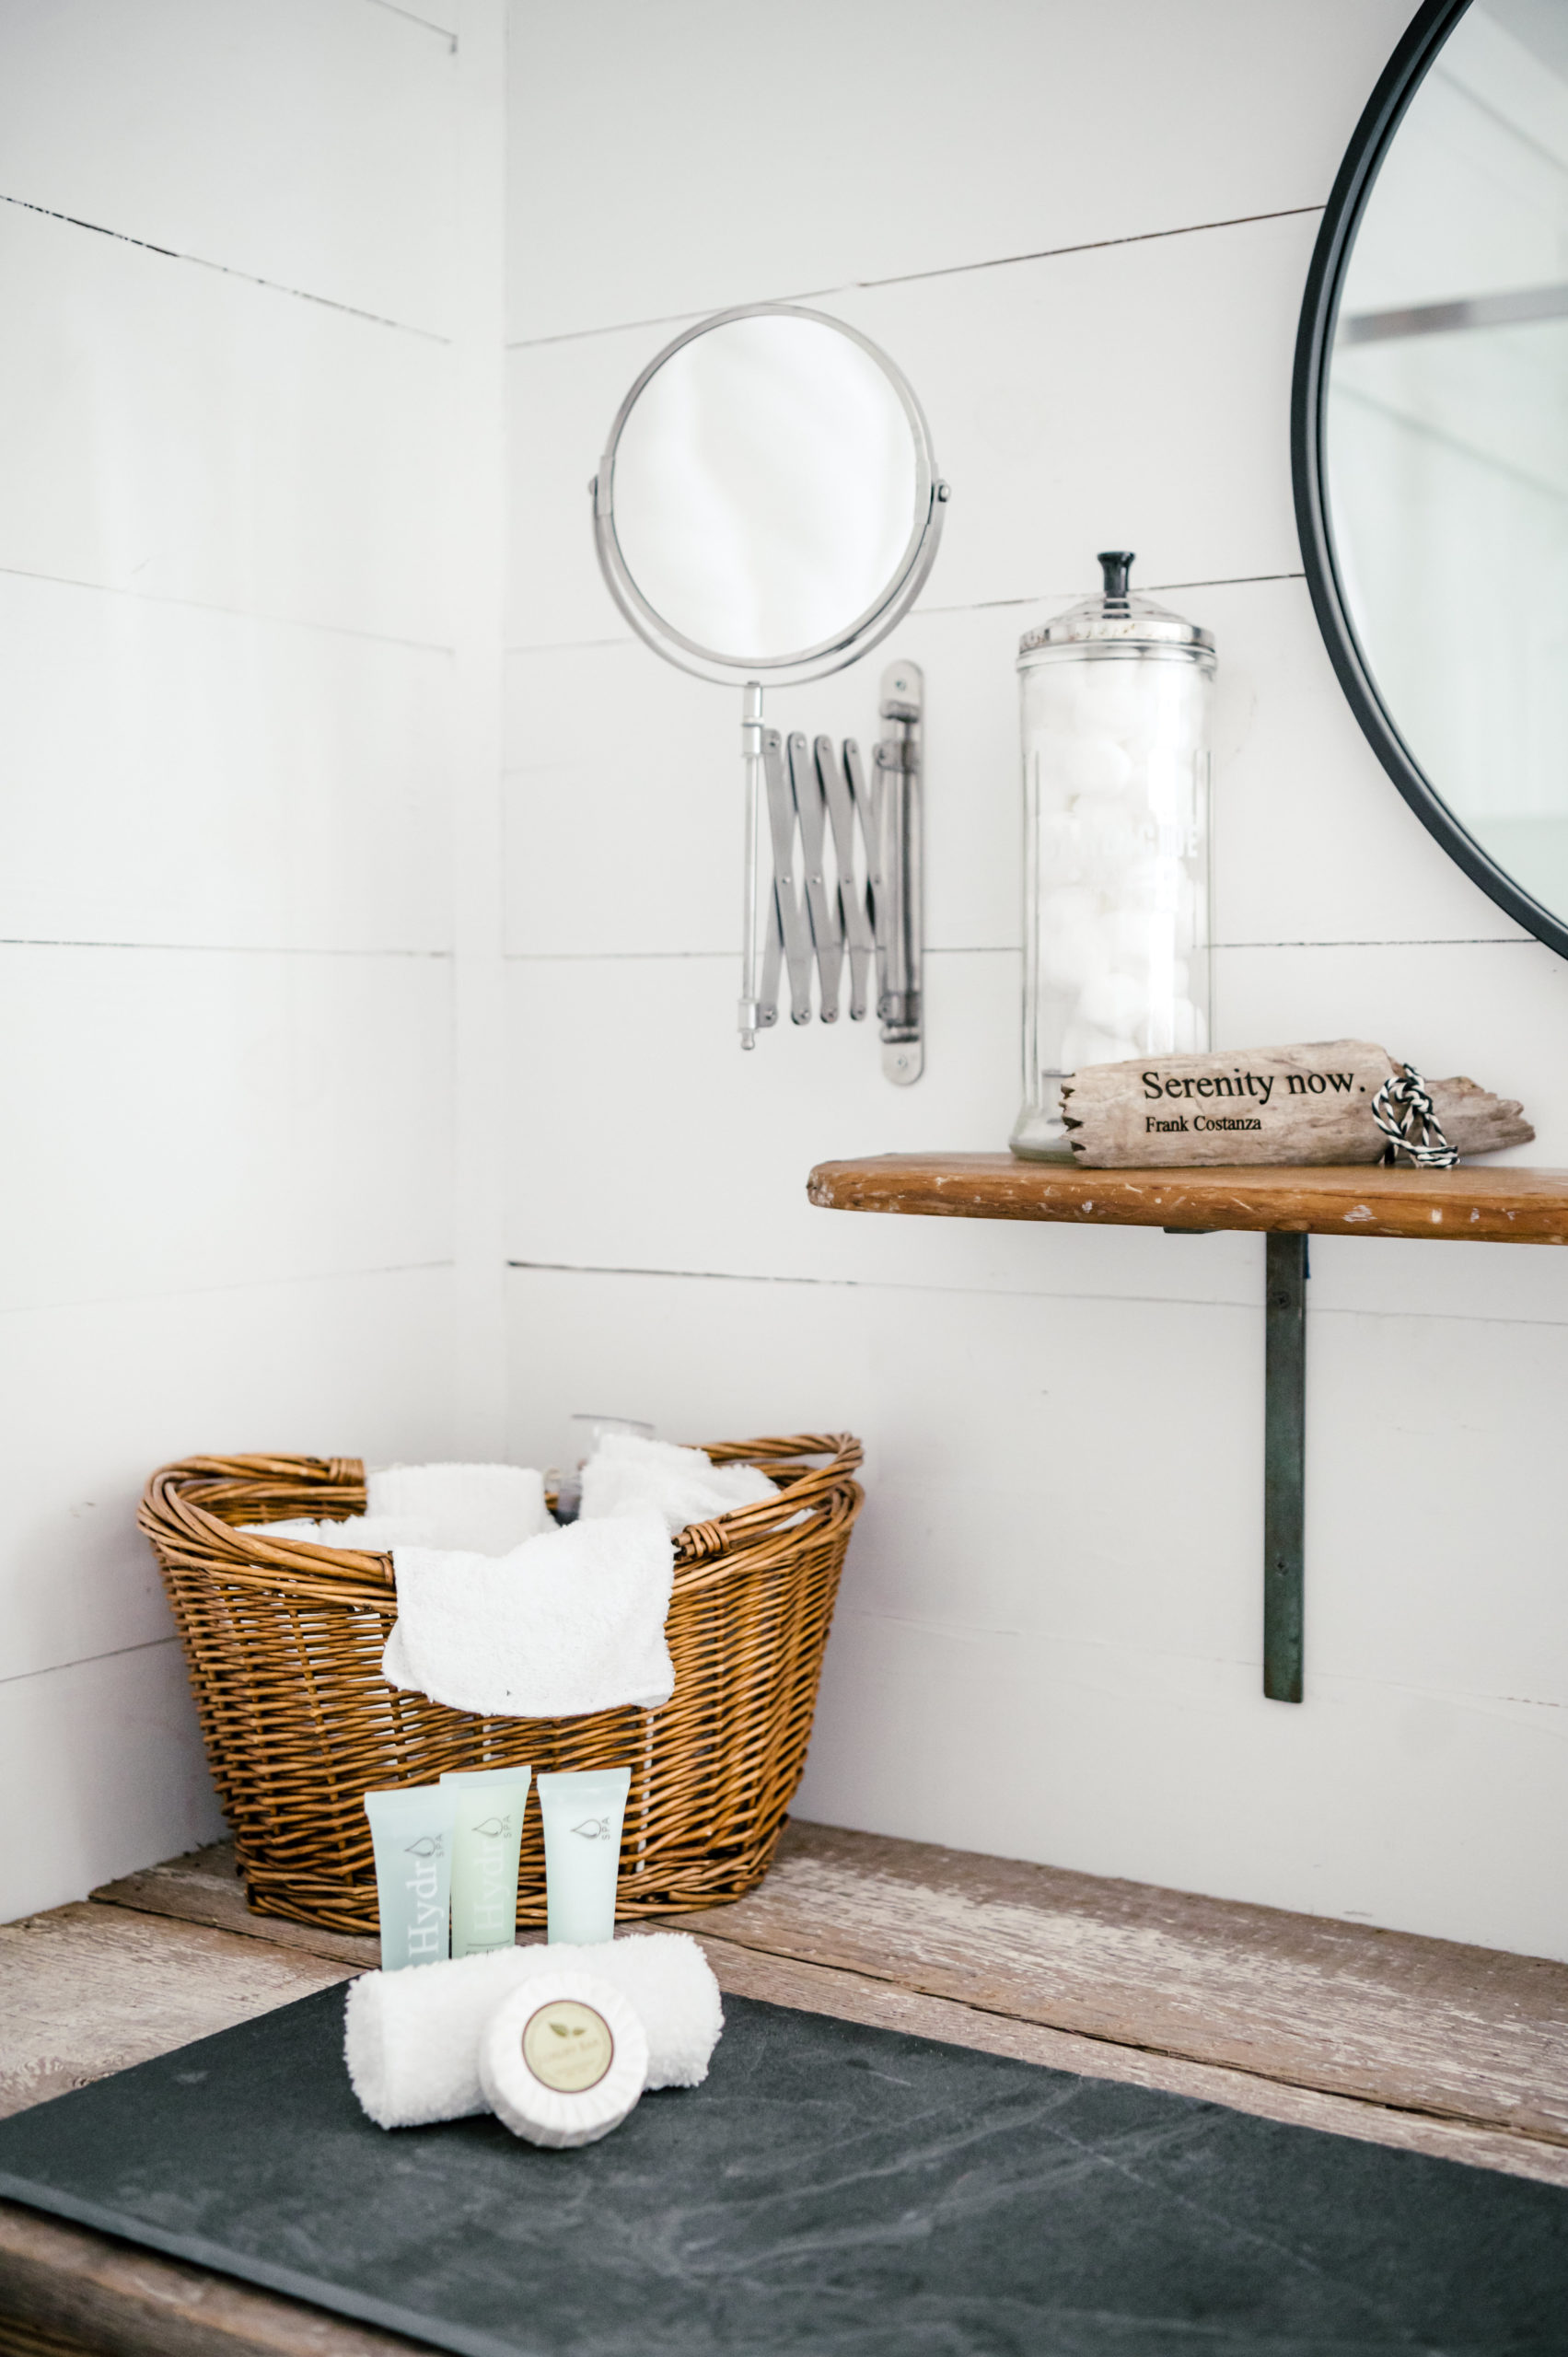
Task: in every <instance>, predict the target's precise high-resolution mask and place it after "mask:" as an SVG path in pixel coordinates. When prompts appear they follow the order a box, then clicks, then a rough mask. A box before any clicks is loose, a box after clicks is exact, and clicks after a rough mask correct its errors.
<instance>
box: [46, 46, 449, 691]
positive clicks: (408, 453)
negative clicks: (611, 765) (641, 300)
mask: <svg viewBox="0 0 1568 2357" xmlns="http://www.w3.org/2000/svg"><path fill="white" fill-rule="evenodd" d="M365 13H366V16H369V15H370V14H371V13H372V12H371V11H370V10H369V9H368V8H366V11H365ZM0 268H3V269H4V272H5V277H6V319H7V329H6V331H7V335H8V337H9V339H10V342H11V346H12V349H13V350H14V351H15V352H16V353H17V354H25V355H26V365H25V366H24V365H21V363H20V362H19V361H18V365H17V366H16V367H15V368H14V369H13V370H12V372H11V377H10V391H9V400H8V405H7V415H6V424H7V431H6V437H5V441H4V444H3V445H0V571H5V572H13V573H30V574H41V575H46V576H48V577H50V578H54V579H64V580H71V581H80V582H90V583H94V584H97V585H99V586H102V587H107V588H113V589H121V590H125V591H129V592H134V593H135V594H136V595H138V596H141V597H146V598H173V599H182V600H186V601H190V602H193V603H196V604H198V605H213V606H224V607H228V608H230V609H234V610H240V611H244V612H252V613H259V614H264V615H268V616H271V617H273V618H274V619H282V620H287V621H307V622H315V623H319V624H324V625H327V626H329V627H331V628H333V629H342V630H357V631H366V632H371V633H377V634H379V635H382V636H386V637H392V638H402V639H412V640H417V641H421V642H429V643H435V644H445V643H446V640H447V636H448V634H449V618H448V599H447V579H448V575H449V571H450V563H451V562H452V561H453V559H452V557H451V556H450V555H449V551H448V537H449V533H450V529H451V526H450V517H449V514H448V501H447V491H448V484H447V459H448V453H449V451H450V448H451V413H450V408H449V403H450V400H451V397H452V371H453V368H454V366H455V365H456V364H455V360H454V356H453V354H451V353H450V352H449V351H447V349H446V348H445V347H444V346H443V345H441V344H439V343H432V342H429V341H426V340H422V339H420V338H416V337H412V336H400V335H397V334H396V333H394V332H393V331H391V330H390V329H389V328H385V327H380V326H377V325H375V324H373V323H370V322H367V321H366V320H364V319H354V318H351V317H349V316H348V315H347V314H346V313H344V312H342V311H336V310H332V309H330V308H325V307H323V306H322V305H320V304H318V303H298V302H295V301H292V300H291V299H290V298H289V297H288V296H285V295H279V294H275V293H273V292H271V291H269V290H268V289H266V288H263V287H257V286H253V285H250V284H247V283H246V282H245V281H244V280H243V279H238V278H230V277H225V276H223V275H222V274H221V273H216V272H213V271H203V270H192V269H191V268H189V267H187V266H184V265H182V264H180V263H179V262H174V261H168V260H167V259H166V258H164V257H163V256H162V255H159V254H155V253H148V252H145V251H142V250H139V249H138V248H136V247H134V246H131V245H126V244H123V243H122V242H120V241H118V240H116V239H114V238H99V237H94V236H92V235H91V234H90V233H89V232H88V231H87V230H85V229H78V228H73V227H71V226H68V225H66V224H64V223H63V222H59V221H52V220H45V219H42V218H41V217H40V216H39V215H35V214H29V213H25V212H18V211H17V210H15V209H14V208H12V207H10V206H4V205H0Z"/></svg>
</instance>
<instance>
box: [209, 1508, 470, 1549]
mask: <svg viewBox="0 0 1568 2357" xmlns="http://www.w3.org/2000/svg"><path fill="white" fill-rule="evenodd" d="M239 1527H240V1529H241V1530H243V1531H245V1532H247V1533H248V1534H249V1535H250V1537H251V1538H305V1539H308V1540H309V1542H310V1544H311V1545H312V1546H313V1547H362V1548H364V1549H365V1550H366V1553H367V1554H371V1555H389V1554H390V1553H391V1551H392V1549H393V1548H394V1547H425V1546H428V1545H429V1543H430V1541H431V1539H432V1538H433V1537H434V1536H435V1531H434V1527H433V1526H432V1525H431V1524H430V1523H428V1522H420V1521H418V1520H417V1519H416V1518H415V1516H414V1515H405V1514H380V1515H376V1514H357V1515H353V1516H351V1517H350V1519H349V1520H348V1521H347V1522H308V1521H305V1520H302V1519H300V1518H299V1517H297V1516H296V1518H295V1519H294V1520H293V1521H290V1522H242V1523H241V1524H240V1526H239Z"/></svg>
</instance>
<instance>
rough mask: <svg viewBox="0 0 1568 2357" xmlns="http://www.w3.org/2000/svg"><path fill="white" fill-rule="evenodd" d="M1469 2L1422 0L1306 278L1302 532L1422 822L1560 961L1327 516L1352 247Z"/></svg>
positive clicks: (1335, 641)
mask: <svg viewBox="0 0 1568 2357" xmlns="http://www.w3.org/2000/svg"><path fill="white" fill-rule="evenodd" d="M1468 8H1469V0H1424V5H1423V6H1422V7H1421V8H1420V9H1419V10H1418V11H1417V13H1416V15H1415V16H1414V17H1412V18H1411V23H1410V25H1409V27H1408V28H1407V29H1406V31H1405V33H1404V36H1403V38H1402V39H1401V41H1400V45H1399V47H1398V48H1397V49H1396V50H1395V52H1394V54H1393V56H1392V57H1391V58H1390V59H1389V61H1388V66H1387V67H1386V68H1385V70H1384V73H1383V75H1382V76H1381V78H1380V80H1379V81H1378V84H1377V87H1376V89H1375V90H1374V91H1373V93H1372V96H1371V98H1370V99H1368V101H1367V104H1366V108H1365V111H1364V113H1363V115H1362V118H1361V121H1360V122H1358V123H1357V124H1356V127H1355V132H1354V135H1353V138H1352V140H1351V143H1350V145H1349V147H1348V148H1347V149H1346V151H1345V157H1344V161H1343V162H1342V165H1341V166H1340V169H1339V174H1338V177H1337V178H1336V180H1335V181H1334V185H1333V190H1332V192H1331V193H1330V198H1329V204H1328V210H1327V211H1326V212H1325V214H1324V215H1323V223H1322V226H1321V228H1320V230H1319V231H1318V243H1317V245H1316V247H1315V248H1314V250H1313V254H1312V265H1311V268H1310V269H1309V271H1308V272H1307V293H1306V296H1305V299H1304V300H1303V303H1302V307H1301V324H1300V327H1299V329H1298V331H1297V334H1296V344H1295V375H1294V377H1293V380H1292V385H1291V429H1290V438H1291V474H1292V478H1293V482H1294V485H1295V520H1296V529H1297V531H1298V533H1299V535H1300V539H1301V554H1302V562H1303V563H1304V564H1305V566H1306V568H1307V587H1308V589H1309V591H1310V592H1311V597H1312V604H1313V608H1314V610H1315V611H1316V613H1317V616H1318V628H1319V629H1320V630H1321V631H1322V633H1323V640H1324V644H1326V645H1327V647H1328V650H1329V659H1330V662H1331V663H1332V664H1333V667H1334V669H1335V671H1336V672H1337V673H1338V675H1339V681H1340V685H1341V687H1342V689H1343V690H1344V692H1345V696H1346V700H1347V701H1348V702H1349V704H1350V707H1351V710H1352V711H1353V713H1354V714H1355V716H1356V718H1357V720H1358V721H1359V722H1360V723H1361V726H1362V728H1363V730H1364V732H1365V736H1366V738H1367V740H1368V742H1369V743H1370V745H1371V747H1372V749H1373V751H1374V752H1375V753H1376V756H1377V758H1378V760H1379V761H1381V762H1382V764H1383V767H1384V768H1385V769H1386V770H1387V771H1388V775H1389V776H1390V777H1391V778H1392V779H1393V781H1394V784H1396V785H1397V786H1398V787H1399V790H1400V793H1401V794H1402V795H1403V796H1404V798H1405V800H1406V801H1407V802H1408V803H1409V805H1410V807H1411V809H1412V810H1413V811H1414V812H1415V815H1416V817H1417V818H1418V819H1420V820H1421V822H1422V825H1423V827H1425V829H1426V830H1427V831H1428V833H1429V834H1431V835H1433V836H1434V837H1435V839H1436V841H1437V842H1439V843H1441V844H1442V846H1443V849H1444V850H1445V851H1446V853H1448V856H1449V858H1450V859H1452V860H1454V861H1455V862H1456V863H1457V864H1458V866H1460V867H1461V868H1463V870H1464V872H1465V874H1466V875H1467V876H1468V877H1469V878H1470V880H1471V882H1472V883H1475V884H1479V885H1480V887H1481V890H1482V891H1483V892H1484V893H1486V895H1487V896H1488V898H1489V899H1490V900H1494V901H1495V902H1496V904H1497V906H1498V907H1499V908H1500V909H1502V910H1504V911H1505V912H1506V914H1507V915H1509V916H1511V917H1512V918H1513V919H1514V920H1515V922H1516V923H1517V924H1522V925H1523V926H1524V927H1525V928H1526V930H1527V932H1529V933H1533V934H1534V935H1535V936H1536V939H1537V940H1538V941H1543V942H1545V944H1546V945H1547V947H1548V948H1549V949H1555V950H1556V952H1557V954H1558V956H1559V957H1562V958H1568V921H1565V920H1564V919H1563V918H1562V917H1560V916H1557V915H1555V914H1554V913H1553V912H1552V911H1551V910H1550V909H1548V908H1544V907H1543V906H1542V905H1541V903H1540V902H1539V900H1535V899H1533V898H1532V896H1531V895H1530V894H1529V893H1528V892H1527V891H1526V890H1525V889H1524V888H1523V887H1522V886H1521V885H1520V884H1519V883H1517V882H1516V880H1515V878H1514V877H1512V876H1510V875H1509V874H1508V873H1507V871H1506V869H1504V868H1502V867H1500V866H1499V865H1497V862H1496V861H1495V860H1494V859H1493V857H1492V855H1491V853H1489V852H1487V851H1484V850H1483V849H1482V847H1481V844H1480V843H1479V842H1477V841H1476V839H1475V837H1474V836H1473V835H1472V834H1471V833H1470V831H1469V828H1468V827H1466V826H1465V825H1464V824H1463V823H1462V821H1461V820H1460V819H1458V817H1457V816H1456V814H1455V813H1454V811H1452V810H1451V809H1450V808H1449V807H1448V805H1447V803H1446V802H1445V801H1444V799H1443V796H1442V795H1440V794H1439V793H1438V791H1437V788H1436V787H1435V786H1434V784H1433V783H1432V780H1431V779H1430V778H1429V777H1428V776H1427V774H1426V772H1425V771H1424V770H1423V768H1422V766H1421V764H1420V762H1419V761H1417V760H1416V758H1415V755H1414V754H1413V753H1412V752H1411V749H1410V747H1409V745H1408V744H1407V743H1406V742H1405V739H1404V737H1403V735H1402V734H1401V733H1400V727H1399V725H1398V723H1397V722H1396V721H1395V719H1394V716H1393V714H1391V713H1390V712H1389V710H1388V706H1387V704H1386V703H1385V702H1384V701H1383V698H1382V695H1381V692H1380V691H1379V690H1378V687H1377V684H1376V679H1375V678H1374V676H1373V672H1372V668H1371V665H1370V664H1369V663H1368V661H1367V659H1366V656H1365V652H1364V651H1363V648H1362V645H1361V642H1360V640H1359V638H1358V637H1357V635H1356V630H1355V624H1354V622H1353V620H1352V618H1351V612H1350V605H1349V600H1348V599H1347V598H1346V596H1345V593H1344V587H1343V585H1342V579H1341V574H1340V567H1339V563H1338V560H1337V558H1336V556H1335V552H1334V536H1333V527H1332V520H1331V517H1330V511H1329V500H1328V491H1327V469H1326V466H1325V463H1324V449H1323V434H1324V422H1325V416H1326V412H1327V395H1328V379H1329V362H1330V355H1331V354H1332V351H1333V344H1334V331H1335V328H1336V325H1337V322H1338V319H1339V309H1340V296H1341V294H1342V290H1343V286H1344V279H1345V272H1346V268H1347V265H1348V263H1349V261H1350V255H1351V249H1352V247H1353V245H1354V243H1355V237H1356V232H1357V230H1358V229H1359V228H1360V226H1361V223H1362V218H1363V216H1364V215H1365V211H1366V206H1367V203H1368V202H1369V200H1370V198H1371V195H1372V191H1373V188H1374V186H1375V185H1376V180H1377V175H1378V172H1379V170H1380V169H1381V168H1382V165H1383V160H1384V158H1385V157H1386V156H1387V155H1388V149H1389V147H1390V146H1391V145H1392V144H1393V141H1394V137H1395V135H1396V134H1397V133H1398V131H1399V128H1400V123H1401V122H1403V120H1404V116H1405V111H1406V110H1407V108H1408V107H1409V105H1410V103H1411V99H1413V98H1414V96H1415V94H1416V91H1417V90H1418V89H1419V88H1420V87H1421V85H1422V83H1423V80H1424V79H1425V77H1426V74H1427V72H1428V70H1429V68H1430V67H1431V66H1432V65H1433V64H1434V63H1435V61H1436V59H1437V56H1438V54H1439V52H1441V50H1442V48H1443V45H1444V43H1445V42H1446V40H1447V39H1448V36H1449V34H1450V33H1451V32H1452V31H1453V30H1454V28H1455V27H1456V25H1457V24H1458V21H1459V19H1460V17H1462V16H1464V15H1465V13H1466V11H1467V9H1468Z"/></svg>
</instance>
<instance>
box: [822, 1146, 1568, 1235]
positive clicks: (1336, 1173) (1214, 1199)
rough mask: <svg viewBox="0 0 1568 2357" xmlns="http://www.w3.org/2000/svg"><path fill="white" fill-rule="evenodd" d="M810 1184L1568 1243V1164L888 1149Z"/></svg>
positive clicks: (1083, 1213) (868, 1204)
mask: <svg viewBox="0 0 1568 2357" xmlns="http://www.w3.org/2000/svg"><path fill="white" fill-rule="evenodd" d="M807 1193H808V1195H809V1196H810V1198H811V1201H812V1202H814V1203H817V1204H819V1206H820V1207H821V1208H822V1209H824V1210H826V1211H842V1212H913V1213H926V1214H934V1215H935V1216H936V1217H939V1218H947V1219H1038V1220H1062V1221H1067V1222H1070V1223H1072V1224H1074V1225H1082V1226H1087V1227H1098V1226H1101V1225H1104V1226H1107V1227H1168V1228H1181V1229H1186V1230H1188V1231H1191V1232H1192V1233H1195V1234H1201V1233H1202V1232H1203V1231H1205V1230H1208V1229H1213V1228H1245V1229H1250V1230H1253V1231H1259V1230H1261V1231H1263V1232H1264V1233H1273V1234H1275V1235H1295V1236H1302V1235H1311V1236H1400V1237H1435V1238H1437V1239H1438V1240H1439V1241H1445V1240H1446V1241H1447V1242H1449V1243H1461V1244H1568V1170H1523V1169H1517V1168H1515V1169H1503V1170H1487V1169H1481V1168H1469V1167H1466V1166H1464V1165H1461V1166H1460V1167H1458V1169H1455V1170H1385V1169H1382V1168H1380V1167H1377V1166H1376V1165H1371V1166H1368V1167H1356V1168H1351V1169H1346V1168H1338V1167H1335V1168H1317V1169H1314V1168H1300V1167H1283V1168H1272V1169H1271V1168H1266V1167H1263V1168H1254V1169H1228V1168H1227V1169H1212V1170H1083V1169H1075V1168H1072V1167H1067V1166H1065V1165H1059V1164H1056V1163H1050V1162H1019V1161H1017V1160H1016V1158H1015V1157H1014V1156H1013V1155H1010V1154H888V1155H872V1156H867V1157H865V1159H863V1160H859V1161H854V1162H819V1164H818V1166H817V1167H816V1169H815V1170H813V1172H812V1173H811V1177H810V1179H809V1180H808V1181H807Z"/></svg>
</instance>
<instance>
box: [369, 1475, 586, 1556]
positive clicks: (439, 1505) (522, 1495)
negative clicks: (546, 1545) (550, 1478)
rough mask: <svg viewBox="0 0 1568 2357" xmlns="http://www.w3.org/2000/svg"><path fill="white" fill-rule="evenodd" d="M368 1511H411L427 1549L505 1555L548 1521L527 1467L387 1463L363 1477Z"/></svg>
mask: <svg viewBox="0 0 1568 2357" xmlns="http://www.w3.org/2000/svg"><path fill="white" fill-rule="evenodd" d="M365 1488H366V1503H367V1505H368V1508H369V1511H370V1513H371V1514H373V1515H412V1516H413V1517H414V1518H415V1520H417V1521H419V1522H422V1523H425V1524H427V1525H428V1526H429V1543H430V1545H431V1546H432V1547H461V1548H463V1549H465V1550H468V1551H469V1552H470V1553H472V1554H475V1555H505V1554H506V1553H508V1552H509V1551H510V1550H511V1549H512V1548H514V1547H520V1546H521V1545H522V1542H523V1540H524V1539H525V1538H538V1536H539V1534H540V1531H544V1530H552V1529H553V1528H554V1524H553V1523H552V1520H551V1517H550V1509H549V1507H548V1506H547V1505H546V1504H545V1503H544V1477H543V1475H542V1474H540V1473H538V1472H536V1471H535V1470H534V1469H533V1467H532V1466H531V1465H388V1466H384V1467H383V1468H382V1469H381V1470H380V1471H379V1472H373V1473H371V1474H370V1475H369V1476H368V1477H367V1479H366V1485H365Z"/></svg>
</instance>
